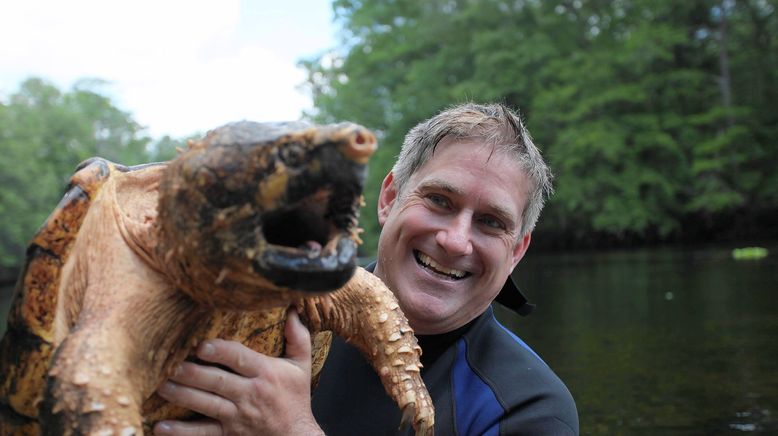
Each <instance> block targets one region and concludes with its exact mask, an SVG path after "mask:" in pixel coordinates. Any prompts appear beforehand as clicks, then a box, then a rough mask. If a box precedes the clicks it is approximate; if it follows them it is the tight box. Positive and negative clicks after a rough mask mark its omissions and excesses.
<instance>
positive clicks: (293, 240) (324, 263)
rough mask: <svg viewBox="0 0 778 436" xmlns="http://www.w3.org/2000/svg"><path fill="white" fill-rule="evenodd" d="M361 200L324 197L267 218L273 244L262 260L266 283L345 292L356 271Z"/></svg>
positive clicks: (264, 224)
mask: <svg viewBox="0 0 778 436" xmlns="http://www.w3.org/2000/svg"><path fill="white" fill-rule="evenodd" d="M358 202H359V200H358V199H354V196H353V195H344V194H343V193H339V194H336V195H332V198H330V195H328V194H327V193H324V192H321V191H320V192H318V193H316V194H314V195H312V196H310V197H308V198H306V199H304V200H302V201H300V202H298V203H297V204H295V205H294V206H291V207H283V208H280V209H278V210H274V211H270V212H267V213H265V214H263V216H262V232H263V236H264V238H265V241H266V242H267V245H266V246H265V249H264V251H263V253H261V255H260V256H258V258H257V259H256V260H257V262H255V268H257V269H258V270H259V271H258V272H260V273H261V274H262V275H263V276H264V277H265V278H267V279H269V280H270V281H272V282H273V283H275V284H276V285H278V286H283V287H287V288H291V289H295V290H300V291H311V292H322V291H330V290H334V289H337V288H339V287H341V286H343V285H344V284H345V283H346V282H347V281H348V280H349V279H350V278H351V275H352V274H353V272H354V268H355V267H356V254H357V243H356V241H354V240H353V238H352V234H353V233H354V230H355V227H356V220H357V218H356V210H357V208H358Z"/></svg>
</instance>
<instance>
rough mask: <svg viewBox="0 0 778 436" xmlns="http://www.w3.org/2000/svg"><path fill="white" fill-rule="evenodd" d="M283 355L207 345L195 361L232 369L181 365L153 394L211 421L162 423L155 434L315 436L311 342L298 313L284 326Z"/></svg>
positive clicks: (219, 342)
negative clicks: (267, 354)
mask: <svg viewBox="0 0 778 436" xmlns="http://www.w3.org/2000/svg"><path fill="white" fill-rule="evenodd" d="M285 335H286V355H285V356H284V357H279V358H274V357H269V356H265V355H263V354H259V353H257V352H255V351H253V350H251V349H249V348H247V347H245V346H244V345H243V344H241V343H239V342H232V341H224V340H220V339H213V340H208V341H205V342H203V343H202V344H200V346H199V347H198V348H197V357H199V358H200V359H202V360H204V361H207V362H212V363H217V364H220V365H223V366H226V367H228V368H230V369H232V370H233V371H234V372H235V373H231V372H228V371H225V370H223V369H220V368H218V367H213V366H203V365H198V364H195V363H191V362H183V363H181V365H180V367H178V368H177V369H176V371H175V374H174V375H173V376H172V377H171V378H170V379H169V380H168V381H167V382H165V383H164V384H163V385H162V386H161V387H160V388H159V390H158V391H157V393H158V394H159V395H160V396H161V397H162V398H164V399H166V400H168V401H170V402H172V403H175V404H178V405H180V406H183V407H186V408H188V409H191V410H193V411H195V412H199V413H201V414H203V415H205V416H208V417H210V418H212V419H210V420H207V421H197V422H181V421H162V422H159V423H157V424H156V425H155V426H154V434H156V435H198V436H205V435H253V434H268V435H275V434H278V435H295V434H300V435H317V434H323V432H322V431H321V429H320V428H319V426H318V425H317V424H316V421H315V419H314V418H313V412H311V339H310V333H309V332H308V329H306V328H305V326H303V324H302V323H301V322H300V318H299V316H298V315H297V311H296V310H294V309H290V310H289V312H288V318H287V322H286V331H285Z"/></svg>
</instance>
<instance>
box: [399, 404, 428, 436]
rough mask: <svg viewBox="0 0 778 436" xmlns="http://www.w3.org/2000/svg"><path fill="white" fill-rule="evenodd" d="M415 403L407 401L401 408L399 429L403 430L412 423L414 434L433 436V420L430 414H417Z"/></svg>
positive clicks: (417, 435)
mask: <svg viewBox="0 0 778 436" xmlns="http://www.w3.org/2000/svg"><path fill="white" fill-rule="evenodd" d="M417 412H418V411H417V409H416V403H408V404H406V405H405V407H404V408H403V416H402V419H401V420H400V431H401V432H404V431H405V430H406V429H407V428H408V426H409V425H410V424H411V423H413V429H414V430H415V431H416V436H434V433H435V432H434V429H433V424H434V420H432V419H430V416H417V414H418V413H417Z"/></svg>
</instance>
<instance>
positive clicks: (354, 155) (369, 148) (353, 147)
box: [342, 131, 376, 164]
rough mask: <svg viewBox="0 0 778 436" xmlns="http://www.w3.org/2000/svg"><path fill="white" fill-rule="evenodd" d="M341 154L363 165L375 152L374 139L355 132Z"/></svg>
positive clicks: (365, 134)
mask: <svg viewBox="0 0 778 436" xmlns="http://www.w3.org/2000/svg"><path fill="white" fill-rule="evenodd" d="M342 150H343V154H345V155H346V157H348V158H349V159H351V160H353V161H354V162H356V163H360V164H364V163H367V160H368V159H369V158H370V156H372V155H373V153H374V152H375V150H376V140H375V137H374V136H373V135H372V134H371V133H369V132H365V131H356V132H354V134H353V136H351V137H350V138H349V139H348V140H347V141H346V144H345V146H344V147H343V149H342Z"/></svg>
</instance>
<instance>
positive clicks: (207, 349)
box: [200, 342, 216, 357]
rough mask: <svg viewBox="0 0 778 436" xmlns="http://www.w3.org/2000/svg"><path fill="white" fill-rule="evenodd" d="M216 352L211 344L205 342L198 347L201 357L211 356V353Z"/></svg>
mask: <svg viewBox="0 0 778 436" xmlns="http://www.w3.org/2000/svg"><path fill="white" fill-rule="evenodd" d="M215 352H216V349H215V348H214V347H213V345H212V344H210V343H208V342H205V343H203V345H202V346H201V347H200V356H201V357H210V356H213V354H214V353H215Z"/></svg>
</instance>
